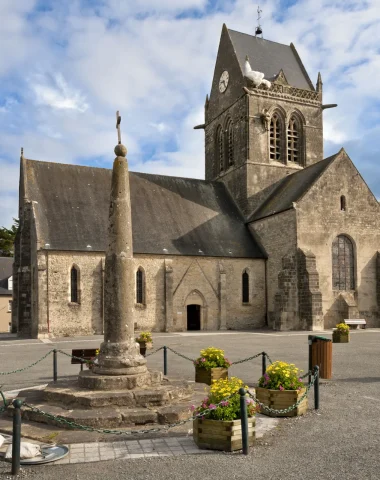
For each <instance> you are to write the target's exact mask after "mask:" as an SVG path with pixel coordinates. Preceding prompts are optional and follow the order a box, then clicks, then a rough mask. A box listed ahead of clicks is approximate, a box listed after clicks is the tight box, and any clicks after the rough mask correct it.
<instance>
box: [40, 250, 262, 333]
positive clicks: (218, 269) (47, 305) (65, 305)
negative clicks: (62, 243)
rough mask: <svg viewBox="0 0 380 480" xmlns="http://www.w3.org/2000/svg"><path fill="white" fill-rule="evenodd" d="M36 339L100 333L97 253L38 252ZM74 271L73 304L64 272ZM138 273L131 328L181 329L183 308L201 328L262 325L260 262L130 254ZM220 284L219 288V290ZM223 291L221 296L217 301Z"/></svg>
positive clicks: (100, 279)
mask: <svg viewBox="0 0 380 480" xmlns="http://www.w3.org/2000/svg"><path fill="white" fill-rule="evenodd" d="M38 258H39V260H38V265H39V267H38V272H39V282H40V284H39V299H40V301H39V312H38V316H39V321H38V331H39V336H44V335H45V334H46V333H47V332H49V333H50V335H53V336H65V335H90V334H93V333H97V334H101V333H102V328H103V327H102V326H103V296H102V291H103V274H104V272H103V260H104V255H103V254H102V253H100V252H99V253H98V252H54V251H48V250H45V251H40V252H39V254H38ZM72 265H76V266H77V267H78V268H79V271H80V274H79V300H80V301H79V303H78V304H73V303H71V302H70V270H71V267H72ZM134 266H135V270H137V269H138V268H139V267H142V268H143V270H144V278H145V280H144V283H145V303H144V304H143V305H140V304H135V307H134V315H135V324H136V328H137V329H139V330H154V331H166V330H167V331H185V330H187V305H190V304H197V305H200V306H201V329H202V330H218V329H219V328H220V327H221V326H222V327H223V322H224V327H225V328H227V329H243V328H259V327H262V326H263V325H264V324H265V314H266V306H265V262H264V260H252V259H231V258H225V259H224V258H207V257H180V256H168V257H163V256H150V255H136V256H135V258H134ZM244 269H247V270H248V272H249V275H250V302H249V303H247V304H243V303H242V293H241V289H242V273H243V271H244ZM223 284H224V287H223V288H222V286H223ZM221 292H224V295H225V296H224V298H221Z"/></svg>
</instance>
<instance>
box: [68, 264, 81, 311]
mask: <svg viewBox="0 0 380 480" xmlns="http://www.w3.org/2000/svg"><path fill="white" fill-rule="evenodd" d="M78 283H79V271H78V268H77V267H76V266H75V265H74V266H73V267H72V268H71V272H70V301H71V303H79V288H78Z"/></svg>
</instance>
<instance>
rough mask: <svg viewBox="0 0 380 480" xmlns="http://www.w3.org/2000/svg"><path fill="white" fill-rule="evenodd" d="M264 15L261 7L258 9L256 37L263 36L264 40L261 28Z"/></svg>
mask: <svg viewBox="0 0 380 480" xmlns="http://www.w3.org/2000/svg"><path fill="white" fill-rule="evenodd" d="M262 13H263V11H262V10H261V8H260V5H259V6H258V7H257V27H256V30H255V37H257V35H261V38H263V29H262V28H261V25H260V20H261V14H262Z"/></svg>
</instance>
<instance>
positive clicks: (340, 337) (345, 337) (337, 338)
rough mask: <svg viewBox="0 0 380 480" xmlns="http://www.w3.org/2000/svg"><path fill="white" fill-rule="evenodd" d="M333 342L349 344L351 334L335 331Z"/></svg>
mask: <svg viewBox="0 0 380 480" xmlns="http://www.w3.org/2000/svg"><path fill="white" fill-rule="evenodd" d="M332 341H333V343H349V341H350V332H348V333H340V332H338V331H336V330H335V331H333V335H332Z"/></svg>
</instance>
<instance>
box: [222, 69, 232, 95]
mask: <svg viewBox="0 0 380 480" xmlns="http://www.w3.org/2000/svg"><path fill="white" fill-rule="evenodd" d="M229 79H230V76H229V74H228V72H227V70H224V72H223V73H222V75H221V76H220V80H219V92H220V93H224V92H225V91H226V90H227V87H228V80H229Z"/></svg>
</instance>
